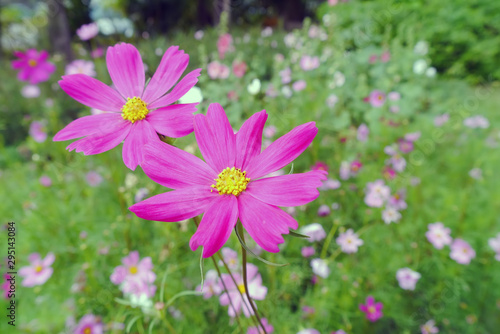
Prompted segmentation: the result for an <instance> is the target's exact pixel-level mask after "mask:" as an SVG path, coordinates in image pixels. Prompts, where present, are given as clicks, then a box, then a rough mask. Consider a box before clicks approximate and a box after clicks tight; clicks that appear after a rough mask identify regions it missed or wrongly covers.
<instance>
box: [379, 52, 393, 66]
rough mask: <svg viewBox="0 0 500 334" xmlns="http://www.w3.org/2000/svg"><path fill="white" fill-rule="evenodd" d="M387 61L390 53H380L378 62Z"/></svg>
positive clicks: (389, 58)
mask: <svg viewBox="0 0 500 334" xmlns="http://www.w3.org/2000/svg"><path fill="white" fill-rule="evenodd" d="M389 60H391V53H390V52H389V51H385V52H384V53H382V55H381V56H380V61H381V62H383V63H387V62H388V61H389Z"/></svg>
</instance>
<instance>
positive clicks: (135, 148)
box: [122, 120, 160, 170]
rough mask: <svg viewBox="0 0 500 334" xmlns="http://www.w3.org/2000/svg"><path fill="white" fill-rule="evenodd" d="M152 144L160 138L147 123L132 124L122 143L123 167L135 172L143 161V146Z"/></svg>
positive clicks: (141, 121) (143, 121) (142, 121)
mask: <svg viewBox="0 0 500 334" xmlns="http://www.w3.org/2000/svg"><path fill="white" fill-rule="evenodd" d="M154 142H160V138H158V135H157V134H156V131H155V129H153V127H152V126H151V124H149V122H148V121H146V120H140V121H137V122H135V123H133V124H132V126H131V130H130V133H129V135H128V136H127V138H126V139H125V142H124V143H123V150H122V155H123V162H124V163H125V166H127V167H128V168H130V169H131V170H135V169H136V168H137V166H138V165H140V164H141V162H142V160H143V156H144V145H146V144H148V143H154Z"/></svg>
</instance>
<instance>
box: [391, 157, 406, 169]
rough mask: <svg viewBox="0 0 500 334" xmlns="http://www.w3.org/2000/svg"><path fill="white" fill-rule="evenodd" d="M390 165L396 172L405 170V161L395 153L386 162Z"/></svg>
mask: <svg viewBox="0 0 500 334" xmlns="http://www.w3.org/2000/svg"><path fill="white" fill-rule="evenodd" d="M388 163H389V164H390V165H392V168H394V170H395V171H396V172H400V173H401V172H402V171H404V170H405V168H406V159H405V158H403V157H402V156H401V155H400V154H398V153H396V154H394V155H393V156H392V157H391V158H390V159H389V161H388Z"/></svg>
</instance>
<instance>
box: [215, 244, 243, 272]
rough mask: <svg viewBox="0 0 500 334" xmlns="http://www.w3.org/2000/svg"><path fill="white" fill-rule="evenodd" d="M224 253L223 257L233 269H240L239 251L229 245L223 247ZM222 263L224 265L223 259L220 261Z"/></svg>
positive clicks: (222, 251)
mask: <svg viewBox="0 0 500 334" xmlns="http://www.w3.org/2000/svg"><path fill="white" fill-rule="evenodd" d="M221 253H222V258H223V259H224V262H226V264H227V266H228V267H229V269H231V270H238V269H239V267H240V264H239V261H238V253H237V252H236V251H235V250H233V249H231V248H229V247H224V248H222V249H221ZM219 264H220V265H223V262H222V261H219Z"/></svg>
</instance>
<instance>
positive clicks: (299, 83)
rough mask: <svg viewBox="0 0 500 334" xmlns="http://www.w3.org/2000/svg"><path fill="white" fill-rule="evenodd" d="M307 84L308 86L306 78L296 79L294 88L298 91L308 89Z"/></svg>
mask: <svg viewBox="0 0 500 334" xmlns="http://www.w3.org/2000/svg"><path fill="white" fill-rule="evenodd" d="M306 86H307V83H306V82H305V80H299V81H295V82H294V83H293V84H292V88H293V90H294V91H296V92H300V91H301V90H304V89H306Z"/></svg>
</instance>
